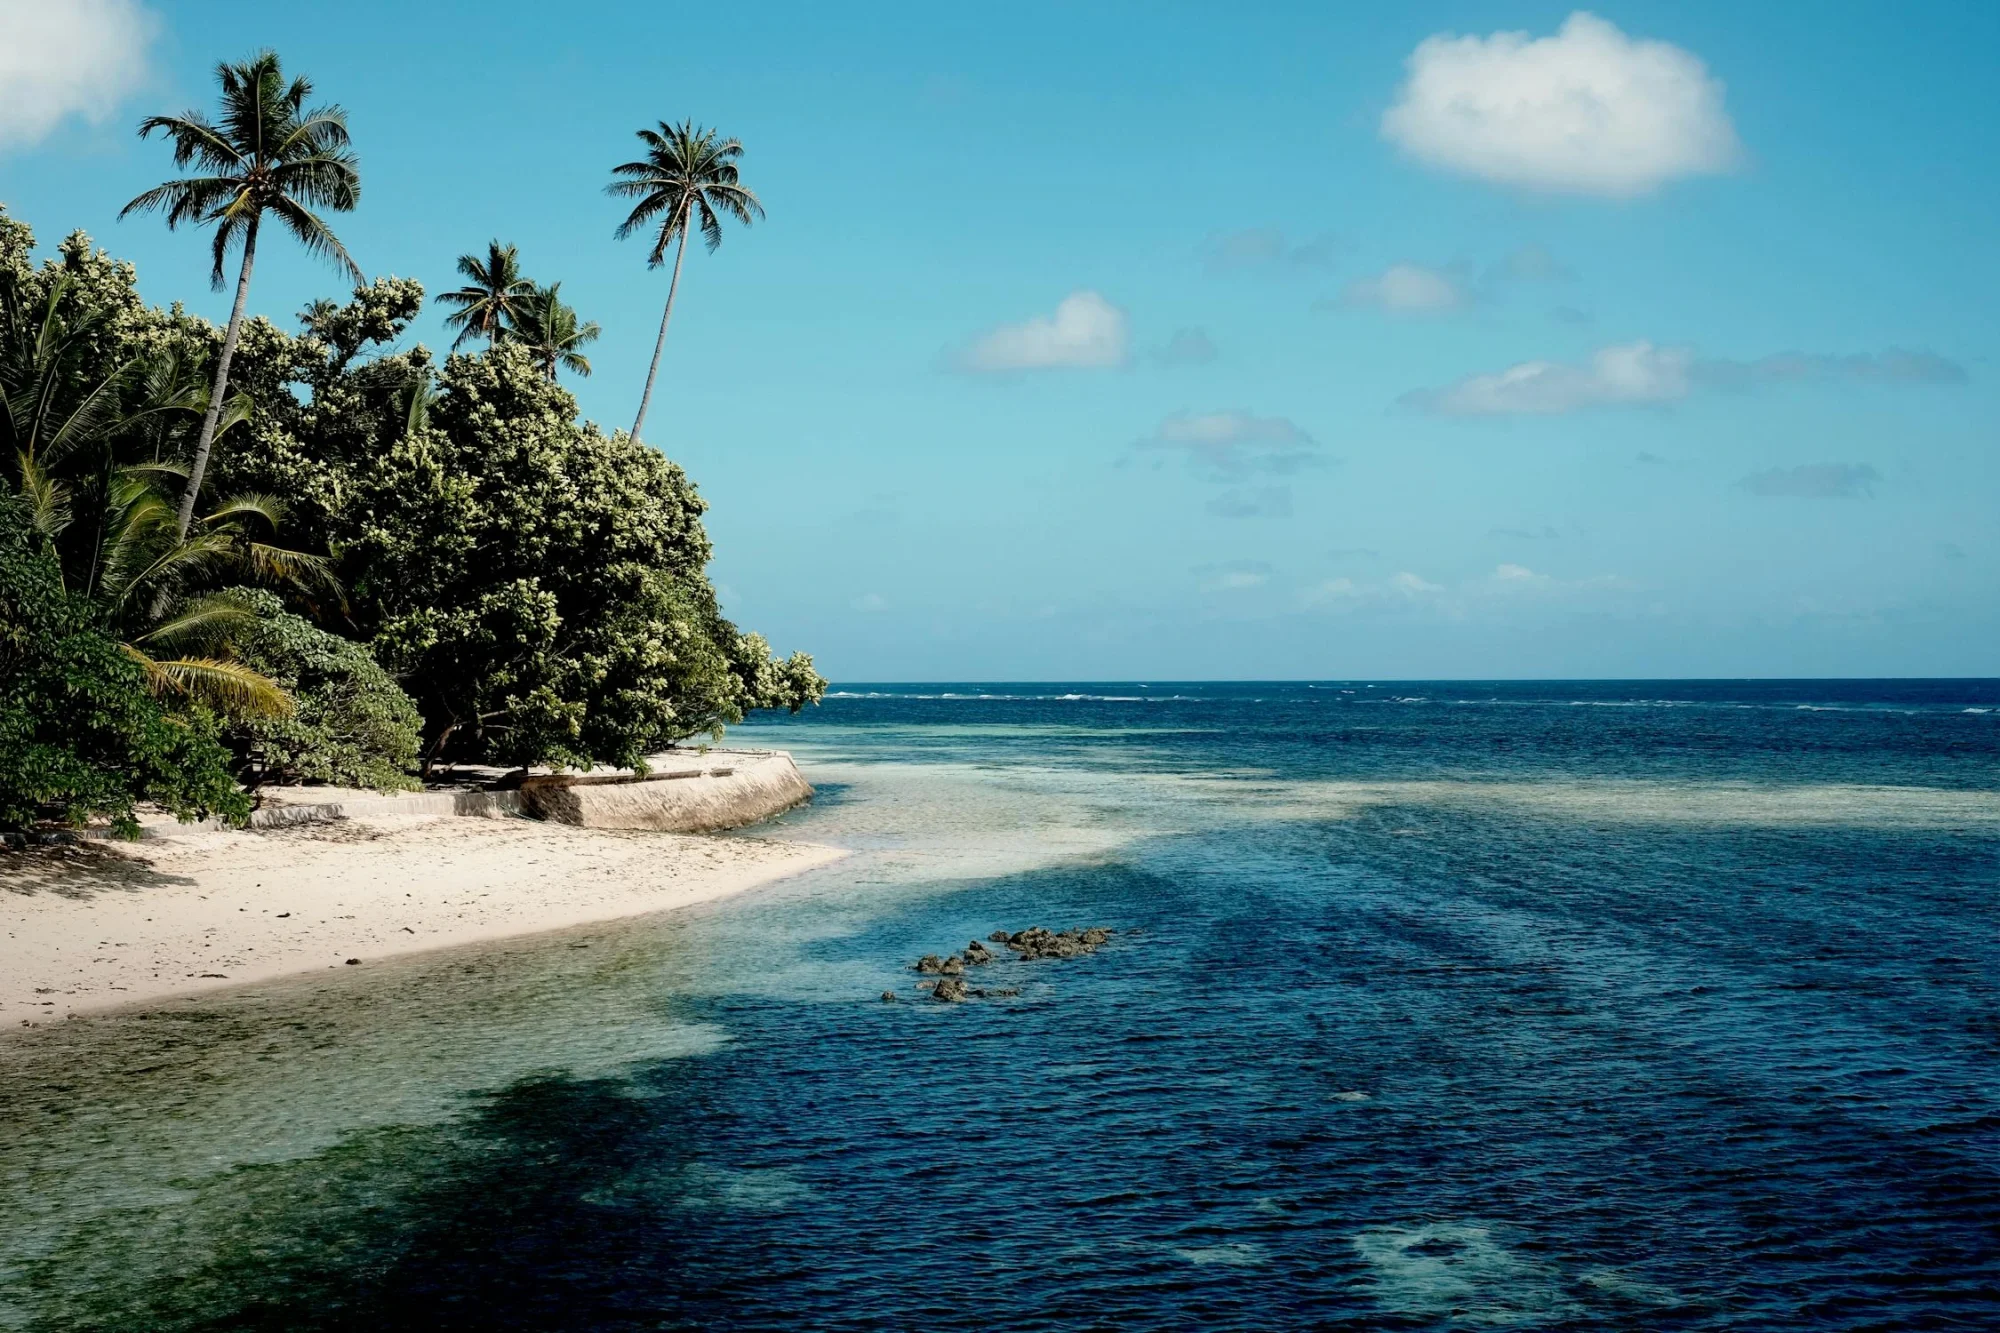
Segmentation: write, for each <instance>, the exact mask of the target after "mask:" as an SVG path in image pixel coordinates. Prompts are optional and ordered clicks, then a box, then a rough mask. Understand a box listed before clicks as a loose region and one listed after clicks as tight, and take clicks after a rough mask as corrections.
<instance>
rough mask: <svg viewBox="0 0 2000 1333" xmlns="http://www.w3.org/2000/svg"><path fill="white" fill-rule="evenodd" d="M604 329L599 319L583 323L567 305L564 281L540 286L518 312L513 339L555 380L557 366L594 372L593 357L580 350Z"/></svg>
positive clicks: (542, 370) (578, 372)
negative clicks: (565, 303)
mask: <svg viewBox="0 0 2000 1333" xmlns="http://www.w3.org/2000/svg"><path fill="white" fill-rule="evenodd" d="M602 332H603V330H602V329H600V328H598V326H597V321H596V320H592V321H591V322H590V323H588V324H579V323H578V322H577V319H576V311H574V310H572V309H571V308H570V307H569V306H566V305H564V304H563V301H562V284H561V283H559V282H555V283H550V284H549V285H548V286H546V287H537V288H535V289H534V294H533V295H532V296H530V297H529V298H528V299H527V300H526V301H524V302H522V303H521V306H520V309H518V310H517V311H516V312H515V313H514V318H513V332H512V337H511V341H513V342H517V343H519V344H520V345H521V347H522V348H523V349H524V350H525V351H526V352H527V353H528V355H529V356H530V357H531V358H533V360H534V363H535V364H536V365H537V366H539V367H540V368H541V372H542V374H544V375H546V376H548V378H549V380H550V382H551V383H553V382H554V380H555V377H556V368H557V367H558V366H560V367H561V368H562V369H564V370H570V371H574V372H576V373H577V374H579V375H584V376H588V375H589V374H590V360H589V358H587V357H585V356H583V355H582V354H581V353H580V352H578V351H577V349H578V348H580V347H585V346H588V345H589V344H591V343H594V342H596V341H597V337H598V335H599V334H600V333H602Z"/></svg>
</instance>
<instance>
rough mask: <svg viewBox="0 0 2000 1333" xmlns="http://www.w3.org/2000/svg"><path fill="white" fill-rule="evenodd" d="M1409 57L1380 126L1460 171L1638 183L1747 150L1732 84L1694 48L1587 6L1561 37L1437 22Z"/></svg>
mask: <svg viewBox="0 0 2000 1333" xmlns="http://www.w3.org/2000/svg"><path fill="white" fill-rule="evenodd" d="M1407 69H1408V78H1407V79H1406V80H1405V81H1404V83H1403V86H1402V87H1401V88H1400V89H1399V90H1398V91H1397V94H1396V100H1395V102H1394V104H1392V105H1391V106H1390V107H1389V109H1388V110H1387V111H1385V112H1384V113H1383V115H1382V127H1381V128H1382V137H1383V138H1385V139H1387V140H1388V141H1389V142H1390V143H1392V144H1394V145H1396V146H1397V147H1398V148H1400V149H1402V150H1403V152H1404V153H1406V154H1408V155H1409V156H1410V157H1413V158H1415V159H1416V160H1418V161H1420V162H1424V163H1427V164H1428V165H1431V166H1434V167H1439V168H1442V169H1444V170H1447V171H1452V172H1456V173H1459V174H1461V175H1466V176H1472V177H1475V178H1477V179H1480V180H1486V181H1491V182H1494V183H1496V184H1500V185H1512V186H1521V187H1526V188H1528V189H1535V190H1547V191H1560V192H1568V193H1575V194H1596V195H1606V196H1611V197H1630V196H1633V195H1640V194H1645V193H1647V192H1649V191H1652V190H1655V189H1657V188H1658V187H1660V186H1661V185H1663V184H1665V183H1666V182H1668V181H1672V180H1676V179H1679V178H1682V177H1686V176H1699V175H1709V174H1714V173H1717V172H1723V171H1728V170H1730V169H1731V168H1733V167H1734V166H1736V164H1737V163H1738V162H1739V161H1740V160H1741V158H1742V148H1741V145H1740V144H1739V143H1738V141H1737V138H1736V129H1735V126H1733V125H1732V124H1731V123H1730V119H1729V115H1728V113H1727V112H1726V111H1725V110H1724V109H1723V88H1722V84H1721V82H1720V81H1719V80H1717V79H1715V78H1713V77H1712V76H1710V74H1709V72H1708V70H1707V67H1706V66H1704V65H1703V64H1702V62H1701V60H1700V59H1699V58H1698V57H1696V56H1695V55H1694V54H1693V53H1691V52H1689V51H1685V50H1683V49H1682V48H1680V47H1678V46H1674V45H1671V44H1670V43H1667V42H1661V41H1645V40H1637V39H1634V38H1631V37H1627V36H1626V35H1625V34H1624V33H1623V32H1620V31H1619V30H1618V29H1617V28H1616V27H1614V26H1613V25H1612V24H1610V23H1607V22H1605V21H1604V20H1603V19H1600V18H1598V17H1596V16H1595V15H1592V14H1586V13H1583V12H1581V11H1579V12H1577V13H1574V14H1571V15H1570V16H1569V19H1568V21H1566V22H1565V23H1564V24H1563V25H1562V27H1561V28H1560V29H1559V30H1558V31H1557V32H1556V34H1555V35H1554V36H1552V37H1542V38H1532V37H1530V36H1529V34H1527V33H1525V32H1496V33H1494V34H1493V35H1492V36H1490V37H1477V36H1464V37H1461V36H1457V35H1455V34H1451V33H1440V34H1438V35H1436V36H1434V37H1429V38H1426V39H1425V40H1424V41H1423V42H1422V43H1420V44H1419V45H1418V46H1417V49H1416V50H1415V51H1413V52H1412V53H1411V54H1410V57H1409V60H1408V62H1407Z"/></svg>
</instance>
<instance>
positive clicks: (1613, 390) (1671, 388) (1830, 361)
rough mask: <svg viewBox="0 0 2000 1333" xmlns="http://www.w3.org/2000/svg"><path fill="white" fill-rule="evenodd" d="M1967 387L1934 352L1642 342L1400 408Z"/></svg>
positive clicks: (1456, 388) (1554, 406) (1473, 410)
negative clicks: (1768, 349)
mask: <svg viewBox="0 0 2000 1333" xmlns="http://www.w3.org/2000/svg"><path fill="white" fill-rule="evenodd" d="M1965 380H1966V372H1965V368H1964V367H1963V366H1960V365H1959V364H1958V363H1957V362H1955V361H1951V360H1948V359H1946V358H1944V357H1941V356H1937V355H1935V354H1933V353H1930V352H1910V351H1905V350H1903V349H1901V348H1891V349H1890V350H1888V351H1887V352H1882V353H1879V354H1876V353H1860V354H1854V355H1832V354H1827V353H1817V352H1781V353H1778V354H1776V355H1773V356H1766V357H1760V358H1758V359H1757V360H1754V361H1735V360H1729V359H1726V358H1724V359H1717V358H1708V359H1703V358H1697V357H1696V356H1695V354H1694V352H1693V350H1692V349H1690V348H1686V347H1659V346H1655V345H1654V344H1653V343H1650V342H1646V341H1644V340H1641V341H1639V342H1631V343H1618V344H1614V345H1612V346H1609V347H1601V348H1599V349H1598V350H1597V351H1596V352H1594V353H1592V354H1591V357H1590V360H1588V361H1587V362H1583V363H1574V362H1565V361H1523V362H1521V363H1520V364H1519V365H1514V366H1509V367H1508V368H1507V369H1505V370H1500V371H1494V372H1491V373H1489V374H1482V375H1468V376H1467V377H1466V378H1464V379H1462V380H1459V381H1458V382H1456V383H1454V384H1449V385H1446V386H1445V387H1443V388H1439V389H1417V390H1414V391H1412V392H1410V393H1407V394H1405V395H1403V398H1402V400H1401V401H1402V403H1403V405H1404V406H1406V407H1413V408H1416V409H1417V410H1419V411H1424V412H1436V413H1440V414H1442V415H1445V416H1552V415H1556V414H1559V413H1564V412H1575V411H1579V410H1581V409H1584V408H1591V407H1618V406H1645V405H1658V404H1662V403H1673V402H1678V401H1680V400H1681V399H1684V398H1686V397H1688V396H1689V395H1690V394H1692V393H1694V392H1695V391H1696V390H1699V389H1718V390H1732V389H1733V390H1744V389H1755V388H1760V387H1764V386H1769V385H1784V384H1809V383H1833V382H1846V383H1854V384H1881V385H1947V384H1961V383H1964V382H1965Z"/></svg>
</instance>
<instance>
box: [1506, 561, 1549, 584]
mask: <svg viewBox="0 0 2000 1333" xmlns="http://www.w3.org/2000/svg"><path fill="white" fill-rule="evenodd" d="M1493 577H1494V578H1495V579H1496V580H1497V581H1499V582H1501V583H1539V582H1547V580H1548V577H1549V576H1548V575H1547V574H1537V573H1536V572H1535V571H1534V570H1532V569H1529V568H1528V567H1527V566H1526V565H1501V566H1500V567H1498V568H1497V569H1495V570H1494V571H1493Z"/></svg>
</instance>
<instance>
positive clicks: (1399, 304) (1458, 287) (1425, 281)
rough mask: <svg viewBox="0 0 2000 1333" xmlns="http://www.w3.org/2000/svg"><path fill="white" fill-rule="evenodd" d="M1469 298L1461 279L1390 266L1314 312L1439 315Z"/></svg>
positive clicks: (1437, 271)
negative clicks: (1357, 310) (1361, 309)
mask: <svg viewBox="0 0 2000 1333" xmlns="http://www.w3.org/2000/svg"><path fill="white" fill-rule="evenodd" d="M1470 299H1471V298H1470V294H1469V293H1468V291H1467V290H1466V287H1465V284H1464V283H1463V282H1462V281H1460V279H1459V278H1458V277H1457V276H1456V275H1454V274H1452V273H1450V272H1448V271H1446V270H1444V269H1435V268H1425V267H1424V266H1423V265H1421V264H1391V265H1390V266H1389V267H1388V268H1385V269H1383V270H1382V271H1381V272H1380V273H1376V274H1372V275H1371V276H1369V277H1365V278H1357V279H1355V280H1354V281H1353V282H1350V283H1348V284H1347V286H1346V287H1344V288H1342V289H1341V293H1340V296H1339V299H1337V300H1335V301H1330V302H1329V301H1321V302H1318V303H1316V304H1315V307H1314V308H1315V309H1321V310H1324V309H1329V308H1334V309H1354V308H1356V307H1369V308H1373V309H1377V310H1387V311H1390V312H1391V313H1394V314H1426V315H1429V314H1439V313H1442V312H1444V311H1449V310H1457V309H1460V308H1461V307H1463V306H1465V305H1466V304H1468V302H1469V301H1470Z"/></svg>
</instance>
